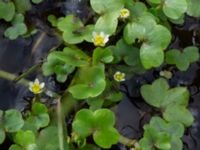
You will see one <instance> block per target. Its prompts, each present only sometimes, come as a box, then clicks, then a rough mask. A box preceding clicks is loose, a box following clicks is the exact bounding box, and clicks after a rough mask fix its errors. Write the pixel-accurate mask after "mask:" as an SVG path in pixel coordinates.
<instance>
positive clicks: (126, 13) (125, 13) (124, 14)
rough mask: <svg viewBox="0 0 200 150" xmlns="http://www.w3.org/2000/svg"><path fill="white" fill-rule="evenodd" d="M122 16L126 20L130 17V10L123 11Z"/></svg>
mask: <svg viewBox="0 0 200 150" xmlns="http://www.w3.org/2000/svg"><path fill="white" fill-rule="evenodd" d="M120 16H121V17H122V18H126V17H128V16H129V10H128V9H125V8H124V9H122V10H121V11H120Z"/></svg>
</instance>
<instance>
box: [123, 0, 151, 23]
mask: <svg viewBox="0 0 200 150" xmlns="http://www.w3.org/2000/svg"><path fill="white" fill-rule="evenodd" d="M125 7H126V8H127V9H128V10H129V11H130V18H132V19H133V20H134V19H135V18H138V17H140V16H142V15H143V13H145V12H147V7H146V5H145V4H144V3H143V2H134V3H133V2H132V1H131V2H127V1H125Z"/></svg>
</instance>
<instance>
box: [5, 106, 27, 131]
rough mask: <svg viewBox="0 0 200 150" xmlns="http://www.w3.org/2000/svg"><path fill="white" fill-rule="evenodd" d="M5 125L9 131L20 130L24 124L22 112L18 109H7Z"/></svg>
mask: <svg viewBox="0 0 200 150" xmlns="http://www.w3.org/2000/svg"><path fill="white" fill-rule="evenodd" d="M3 125H4V128H5V130H6V131H7V132H16V131H18V130H19V129H21V128H22V127H23V125H24V120H23V118H22V115H21V113H20V112H19V111H17V110H16V109H10V110H7V111H5V114H4V122H3Z"/></svg>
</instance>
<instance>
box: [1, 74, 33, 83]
mask: <svg viewBox="0 0 200 150" xmlns="http://www.w3.org/2000/svg"><path fill="white" fill-rule="evenodd" d="M0 78H3V79H6V80H9V81H14V80H15V79H16V78H17V76H16V75H15V74H12V73H9V72H7V71H3V70H0ZM29 82H30V81H28V80H26V79H20V80H19V81H18V83H19V84H21V85H23V86H28V84H29Z"/></svg>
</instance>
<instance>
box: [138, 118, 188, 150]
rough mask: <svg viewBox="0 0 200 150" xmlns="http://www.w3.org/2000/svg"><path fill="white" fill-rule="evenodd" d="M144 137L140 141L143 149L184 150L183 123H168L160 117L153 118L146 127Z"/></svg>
mask: <svg viewBox="0 0 200 150" xmlns="http://www.w3.org/2000/svg"><path fill="white" fill-rule="evenodd" d="M144 130H145V131H144V136H143V138H142V139H141V140H140V145H141V148H142V149H144V150H146V149H148V150H151V149H152V147H154V146H155V147H156V148H159V149H167V150H182V147H183V143H182V141H181V139H180V138H181V137H182V136H183V134H184V126H183V125H182V124H181V123H177V122H169V123H167V122H166V121H164V120H163V119H161V118H160V117H153V118H152V119H151V121H150V124H148V125H145V126H144Z"/></svg>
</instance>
